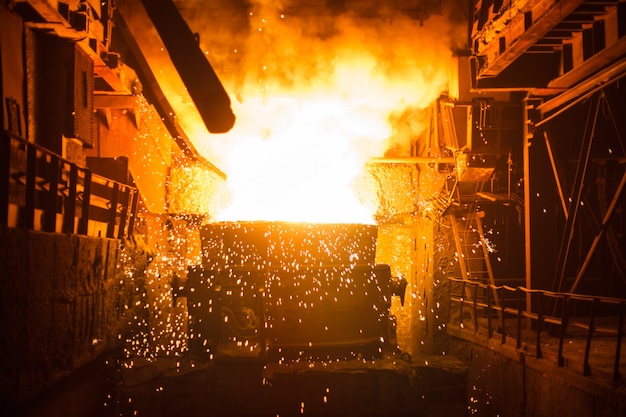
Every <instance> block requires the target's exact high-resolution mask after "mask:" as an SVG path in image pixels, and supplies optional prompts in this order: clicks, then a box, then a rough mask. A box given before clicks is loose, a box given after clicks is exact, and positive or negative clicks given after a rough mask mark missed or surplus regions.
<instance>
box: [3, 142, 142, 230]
mask: <svg viewBox="0 0 626 417" xmlns="http://www.w3.org/2000/svg"><path fill="white" fill-rule="evenodd" d="M137 202H138V192H137V189H136V188H134V187H132V186H129V185H127V184H123V183H120V182H117V181H113V180H111V179H108V178H105V177H102V176H100V175H96V174H93V173H92V172H91V170H89V169H88V168H82V167H79V166H77V165H76V164H75V163H73V162H71V161H69V160H67V159H64V158H62V157H61V156H59V155H57V154H55V153H53V152H51V151H49V150H47V149H45V148H43V147H41V146H38V145H36V144H34V143H31V142H28V141H27V140H25V139H23V138H21V137H18V136H16V135H14V134H12V133H10V132H7V131H2V132H1V133H0V224H2V225H5V226H10V227H17V228H22V229H27V230H37V231H43V232H56V233H65V234H78V235H89V236H103V235H104V236H106V237H107V238H117V239H121V238H123V237H125V236H128V235H130V234H132V231H133V226H134V219H135V214H136V210H137Z"/></svg>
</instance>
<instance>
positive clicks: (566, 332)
mask: <svg viewBox="0 0 626 417" xmlns="http://www.w3.org/2000/svg"><path fill="white" fill-rule="evenodd" d="M449 280H450V284H449V287H448V300H449V306H448V308H449V309H448V311H449V314H450V316H449V317H450V320H449V325H459V326H460V327H461V328H467V327H471V326H473V330H474V332H478V331H479V329H482V330H486V333H487V337H488V338H489V339H491V338H493V337H495V336H494V334H498V335H499V338H500V342H501V343H502V344H506V343H510V340H509V341H507V330H508V331H509V333H510V334H511V335H512V337H511V338H512V339H514V342H515V345H516V348H517V349H518V350H520V349H522V345H523V344H526V345H527V344H528V341H529V337H528V335H529V334H531V335H532V336H533V337H532V338H533V339H534V340H532V341H531V344H533V343H534V351H535V352H534V353H535V357H536V358H538V359H540V358H543V357H544V351H543V350H542V334H544V335H545V336H549V337H551V338H553V340H554V343H556V344H557V348H556V365H557V366H559V367H563V366H565V365H566V363H567V360H566V357H565V356H564V345H565V340H566V338H571V337H572V335H574V334H578V335H579V337H582V339H584V352H583V359H582V372H581V373H582V375H583V376H589V375H591V366H590V364H589V363H590V356H591V345H592V341H594V338H595V340H596V342H598V341H599V339H600V338H602V343H603V346H607V344H608V346H613V347H614V350H613V353H614V355H613V356H612V358H611V361H612V383H613V386H615V387H616V386H618V385H619V384H620V383H621V381H622V376H621V372H620V361H621V350H622V337H623V327H624V316H625V315H626V308H625V306H626V299H619V298H611V297H600V296H590V295H581V294H572V293H562V292H552V291H545V290H534V289H528V288H524V287H521V286H518V287H510V286H507V285H499V286H498V285H491V284H486V283H481V282H478V281H472V280H464V279H460V278H450V279H449ZM493 294H497V295H498V300H499V303H495V302H494V297H493ZM527 297H531V306H532V307H531V309H532V311H528V309H527V308H526V302H527ZM454 307H456V309H453V308H454ZM468 316H469V320H471V322H472V323H471V324H470V326H465V319H466V318H467V317H468ZM494 316H495V317H496V318H495V319H494ZM601 320H605V321H606V324H604V325H599V324H598V322H599V321H601ZM529 322H530V325H529ZM511 323H513V324H511ZM527 330H530V332H528V331H527ZM577 332H578V333H577ZM580 332H582V334H581V333H580Z"/></svg>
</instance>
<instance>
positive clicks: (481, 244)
mask: <svg viewBox="0 0 626 417" xmlns="http://www.w3.org/2000/svg"><path fill="white" fill-rule="evenodd" d="M452 217H453V218H452V219H451V222H450V223H451V224H452V232H453V234H454V241H455V244H456V250H457V254H458V258H459V268H460V270H461V275H462V277H463V279H465V280H469V281H478V282H480V283H481V284H491V285H492V286H494V287H495V285H496V283H495V279H494V276H493V269H492V267H491V261H490V259H489V247H488V245H487V243H486V242H487V241H486V239H485V233H484V230H483V225H482V220H481V218H482V217H484V212H482V211H476V207H475V203H472V204H470V209H469V212H468V214H467V216H466V217H465V225H464V227H463V228H462V229H461V230H459V227H458V224H457V221H456V218H454V216H453V215H452ZM467 296H468V298H474V294H471V297H470V294H467ZM476 297H482V299H481V300H479V301H484V302H486V300H485V298H486V297H487V292H486V291H484V292H483V294H481V295H480V296H479V295H478V293H477V294H476ZM491 297H492V298H491V300H492V303H493V305H495V306H500V299H499V297H498V292H497V291H496V290H495V288H493V289H492V293H491ZM501 315H502V312H501V310H498V319H500V320H501V319H502V317H501Z"/></svg>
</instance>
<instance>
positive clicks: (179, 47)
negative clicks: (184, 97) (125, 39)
mask: <svg viewBox="0 0 626 417" xmlns="http://www.w3.org/2000/svg"><path fill="white" fill-rule="evenodd" d="M142 3H143V6H144V8H145V9H146V12H147V13H148V16H149V17H150V19H151V20H152V23H153V24H154V27H155V28H156V30H157V32H158V34H159V36H160V37H161V40H162V41H163V44H164V45H165V48H166V49H167V52H168V53H169V56H170V59H171V60H172V63H173V64H174V66H175V67H176V70H177V71H178V74H179V75H180V78H181V79H182V81H183V83H184V84H185V87H187V90H188V92H189V95H190V96H191V99H192V100H193V102H194V104H195V105H196V108H197V109H198V112H199V113H200V116H201V117H202V120H203V122H204V124H205V125H206V127H207V129H208V130H209V132H211V133H226V132H228V131H229V130H230V129H231V128H232V127H233V125H234V124H235V115H234V114H233V111H232V109H231V106H230V97H229V96H228V93H227V92H226V90H225V89H224V86H223V85H222V83H221V81H220V79H219V78H218V77H217V74H216V73H215V71H214V70H213V67H212V66H211V64H210V63H209V61H208V60H207V58H206V57H205V55H204V53H203V52H202V50H201V49H200V46H199V44H198V40H197V39H196V36H195V35H194V34H193V32H192V31H191V29H190V28H189V26H188V25H187V22H185V20H184V19H183V17H182V15H181V14H180V11H179V10H178V8H177V7H176V5H175V4H174V2H173V1H172V0H142Z"/></svg>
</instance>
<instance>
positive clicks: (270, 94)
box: [179, 0, 455, 220]
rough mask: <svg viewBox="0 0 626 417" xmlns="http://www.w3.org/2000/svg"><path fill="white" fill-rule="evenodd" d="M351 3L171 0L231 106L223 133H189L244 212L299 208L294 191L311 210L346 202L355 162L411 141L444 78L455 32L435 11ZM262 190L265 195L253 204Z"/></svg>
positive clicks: (417, 139) (418, 138)
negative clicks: (229, 124) (232, 120)
mask: <svg viewBox="0 0 626 417" xmlns="http://www.w3.org/2000/svg"><path fill="white" fill-rule="evenodd" d="M350 3H351V2H349V1H342V2H338V1H334V2H331V1H327V2H324V1H321V0H308V1H295V0H283V1H270V0H254V1H249V2H245V1H243V0H241V1H235V2H225V1H217V0H213V1H209V2H206V1H195V2H194V1H191V0H190V1H180V2H179V7H180V9H181V11H182V13H183V15H184V16H185V18H186V19H187V21H188V22H189V24H190V26H191V28H192V30H194V31H197V32H198V35H199V40H200V46H201V48H203V50H205V51H206V54H207V57H208V59H209V61H210V62H211V63H212V65H213V66H214V68H215V69H216V71H217V73H218V75H219V77H220V78H221V80H222V82H223V83H224V85H225V87H226V90H227V91H229V93H230V94H231V95H232V96H233V109H234V111H235V113H236V116H237V122H236V125H235V127H234V128H233V129H232V131H231V132H229V133H227V134H224V135H212V136H209V135H208V134H203V133H202V132H200V131H198V130H196V133H195V134H194V135H193V140H194V142H195V143H194V144H195V146H196V148H197V149H198V150H200V151H201V152H202V153H203V154H205V155H207V157H208V158H209V159H210V160H211V161H213V162H215V163H216V164H217V165H218V166H219V167H220V168H221V169H223V170H224V171H225V172H226V174H227V175H228V177H229V180H228V181H229V183H230V184H231V185H232V186H231V189H232V195H231V198H232V202H233V204H234V205H238V204H239V205H242V206H244V207H245V206H247V207H251V206H253V207H255V210H257V212H256V214H254V215H252V217H254V218H265V219H267V217H268V216H269V217H280V218H283V219H284V214H285V213H292V214H293V213H298V216H296V217H295V218H294V220H296V219H300V217H301V216H302V211H303V209H302V207H300V208H298V204H295V203H299V204H303V205H304V206H305V207H311V206H312V205H313V206H315V211H316V212H317V213H319V211H320V207H319V203H317V204H313V202H319V201H333V204H332V208H329V210H332V211H333V213H336V212H337V211H338V210H339V211H341V207H344V206H345V208H346V210H347V211H350V212H354V211H355V210H354V208H353V207H352V206H351V204H350V203H348V202H347V201H344V200H345V198H344V197H345V194H346V193H347V194H350V191H349V184H350V183H351V181H352V180H353V179H354V177H355V176H357V175H359V172H360V170H361V169H362V166H363V163H364V162H365V161H366V160H367V159H368V158H371V157H378V156H383V155H385V154H394V155H396V156H408V155H409V153H410V152H411V149H413V150H414V152H415V149H417V150H419V149H420V147H421V146H420V143H421V142H423V135H424V131H425V129H426V128H427V126H428V121H429V117H430V113H429V112H430V106H431V105H432V103H433V102H434V101H435V100H436V99H437V98H438V97H439V96H440V95H441V94H442V93H443V92H445V91H446V90H447V89H448V82H449V79H450V71H451V69H452V68H453V62H454V61H453V53H452V49H453V48H454V47H455V41H454V39H453V35H452V34H453V33H454V32H453V28H452V27H451V25H450V24H449V23H448V20H447V19H446V18H445V17H443V16H440V15H431V16H430V17H429V18H427V19H420V18H416V16H407V15H406V14H405V13H401V12H402V11H403V10H400V12H398V10H393V9H390V8H389V7H382V8H381V7H377V6H376V5H377V3H379V2H370V3H371V5H368V4H367V2H353V3H355V5H356V4H359V8H353V7H350V6H351V5H350ZM397 3H402V2H397ZM406 3H407V4H408V3H409V2H406ZM326 6H328V7H326ZM420 16H421V17H424V15H423V13H422V14H421V15H420ZM179 118H181V123H182V124H183V125H185V123H189V122H188V121H186V120H185V114H179ZM244 196H245V197H244ZM285 200H288V202H286V201H285ZM262 201H274V203H272V205H271V206H270V207H267V210H266V211H264V210H262V209H261V208H260V207H259V206H260V202H262ZM291 203H294V204H291ZM278 207H280V211H281V212H283V211H284V213H282V214H278V213H277V209H278ZM261 212H263V213H261ZM228 217H231V218H230V220H233V218H232V217H235V218H234V220H238V219H239V220H242V219H244V220H245V219H246V218H248V217H250V215H249V214H245V213H243V212H240V211H238V210H234V211H233V212H232V213H230V214H229V215H228Z"/></svg>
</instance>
